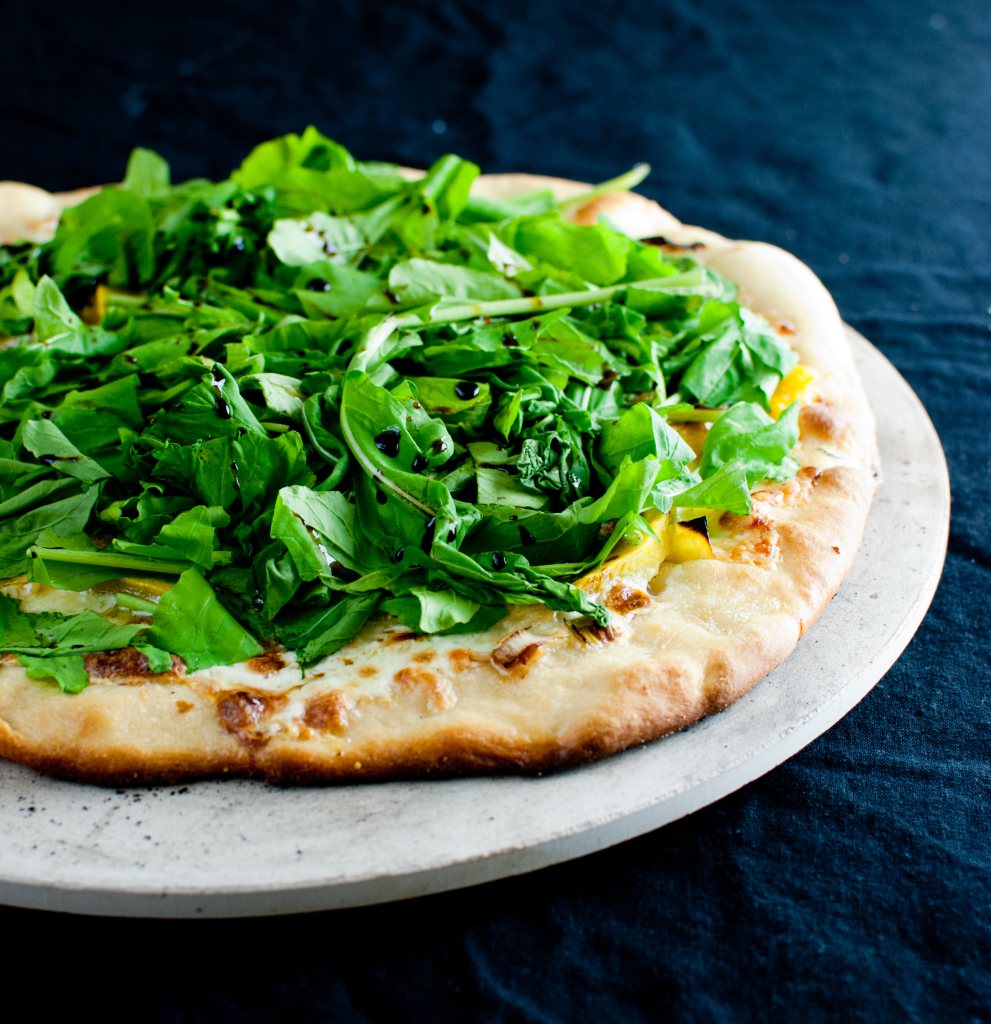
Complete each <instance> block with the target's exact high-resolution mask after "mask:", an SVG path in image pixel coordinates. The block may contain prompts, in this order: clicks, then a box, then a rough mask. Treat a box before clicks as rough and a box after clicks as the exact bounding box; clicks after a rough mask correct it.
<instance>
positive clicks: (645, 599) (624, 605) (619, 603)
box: [605, 583, 650, 615]
mask: <svg viewBox="0 0 991 1024" xmlns="http://www.w3.org/2000/svg"><path fill="white" fill-rule="evenodd" d="M605 604H606V607H607V608H611V609H612V610H613V611H614V612H619V613H620V615H625V614H626V613H627V612H632V611H634V610H635V609H637V608H645V607H646V606H647V605H649V604H650V595H649V594H645V593H644V592H643V591H642V590H637V589H636V588H635V587H627V586H625V585H624V584H622V583H617V584H616V586H615V587H613V588H612V590H610V591H609V596H608V597H607V598H606V601H605Z"/></svg>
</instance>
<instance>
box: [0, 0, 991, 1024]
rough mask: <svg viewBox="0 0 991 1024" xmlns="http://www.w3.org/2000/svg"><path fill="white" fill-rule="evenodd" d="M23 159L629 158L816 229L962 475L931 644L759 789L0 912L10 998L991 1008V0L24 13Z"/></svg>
mask: <svg viewBox="0 0 991 1024" xmlns="http://www.w3.org/2000/svg"><path fill="white" fill-rule="evenodd" d="M4 36H5V46H4V86H3V102H2V103H0V178H8V179H17V180H23V181H28V182H33V183H35V184H38V185H42V186H44V187H46V188H49V189H52V190H61V189H71V188H75V187H77V186H81V185H88V184H94V183H97V182H101V181H117V180H120V177H121V175H122V173H123V168H124V164H125V161H126V158H127V154H128V151H129V150H130V148H131V147H132V146H133V145H143V146H150V147H152V148H154V149H156V150H158V151H160V152H161V153H162V154H163V155H164V156H166V157H167V158H168V159H169V160H170V161H171V163H172V166H173V173H174V180H182V179H184V178H187V177H191V176H194V175H207V176H211V177H215V178H217V177H223V176H225V175H226V173H227V172H228V171H229V170H230V168H231V167H233V166H234V165H235V164H236V163H237V162H238V161H239V160H240V159H241V157H242V156H243V155H244V154H245V153H246V152H247V150H248V149H249V148H250V146H252V145H254V144H255V143H257V142H259V141H262V140H264V139H267V138H270V137H272V136H274V135H277V134H280V133H283V132H286V131H299V130H301V129H302V128H304V127H305V126H306V125H307V124H309V123H311V122H312V123H314V124H316V125H317V126H318V127H319V128H320V129H321V130H322V131H324V132H325V133H327V134H328V135H330V136H332V137H335V138H338V139H340V140H341V141H342V142H343V143H345V144H346V145H347V146H349V147H350V148H351V149H352V151H353V152H355V153H356V154H357V155H358V156H359V157H362V158H368V159H376V158H377V159H391V160H397V161H400V162H402V163H404V164H407V165H413V166H425V165H426V164H428V163H429V162H430V161H431V160H433V159H435V158H436V157H437V156H439V155H440V154H442V153H443V152H446V151H453V152H457V153H460V154H461V155H463V156H466V157H469V158H471V159H473V160H475V161H477V162H478V163H479V164H481V165H482V167H483V169H485V170H489V171H506V170H528V171H534V172H538V173H545V174H554V175H561V176H565V177H569V178H577V179H582V180H587V181H599V180H603V179H606V178H609V177H612V176H613V175H615V174H617V173H619V172H621V171H623V170H625V169H627V168H628V167H630V166H632V165H633V164H634V163H635V162H637V161H640V160H647V161H649V162H650V163H651V164H652V165H653V168H654V170H653V173H652V175H651V177H650V178H649V179H648V180H647V181H646V182H645V184H644V185H643V186H642V191H643V192H645V193H646V194H647V195H649V196H651V197H653V198H656V199H658V200H659V201H660V202H661V203H662V205H664V206H666V207H668V208H669V209H670V210H672V211H673V212H674V213H675V214H676V215H677V216H678V217H680V218H681V219H682V220H684V221H687V222H689V223H696V224H701V225H704V226H706V227H710V228H713V229H715V230H717V231H720V232H722V233H723V234H726V235H728V236H730V237H742V238H757V239H764V240H766V241H770V242H774V243H776V244H778V245H782V246H784V247H786V248H789V249H791V250H792V251H793V252H795V253H797V255H798V256H800V257H801V258H802V259H803V260H805V261H806V262H807V263H808V264H809V265H810V266H811V267H812V268H813V269H814V270H815V271H816V272H817V273H818V274H819V275H820V276H821V277H822V279H823V280H824V281H825V283H826V285H827V286H828V287H829V288H830V290H831V291H832V293H833V295H834V296H835V297H836V300H837V302H838V304H839V307H840V310H841V312H842V314H843V316H844V317H845V318H846V320H847V321H848V322H849V323H851V324H852V325H853V326H854V327H856V328H857V329H858V330H860V331H861V332H862V333H863V334H865V335H866V336H867V337H868V338H869V339H871V340H872V341H873V342H874V343H875V344H876V345H878V346H879V347H880V349H881V350H882V351H883V352H884V353H885V354H886V355H887V356H888V357H889V358H890V359H891V360H892V361H893V362H894V364H895V365H896V366H897V367H898V369H899V370H900V371H901V372H902V373H903V374H904V375H905V376H906V378H907V379H908V381H909V382H910V383H911V385H912V386H913V387H914V388H915V390H916V391H917V393H918V394H919V396H920V397H921V399H922V401H923V402H924V403H925V406H926V408H927V409H928V411H929V414H930V415H931V417H932V419H933V422H934V423H935V425H936V428H937V430H938V431H939V434H940V437H941V438H942V442H943V445H944V447H945V450H946V455H947V459H948V462H949V466H950V472H951V476H952V485H953V502H954V505H953V521H952V531H951V539H950V547H949V554H948V557H947V563H946V569H945V573H944V576H943V580H942V583H941V585H940V588H939V591H938V593H937V595H936V598H935V601H934V602H933V605H932V608H931V610H930V612H929V614H928V616H927V617H926V619H925V621H924V623H923V624H922V627H921V628H920V630H919V632H918V634H917V635H916V637H915V639H914V640H913V641H912V642H911V644H910V645H909V647H908V649H907V650H906V651H905V653H904V654H903V655H902V657H901V658H900V660H899V661H898V662H897V663H896V664H895V666H894V667H893V668H892V669H891V671H890V672H889V673H888V674H887V675H886V676H885V677H884V679H882V680H881V682H880V683H879V684H878V685H877V687H876V688H875V689H874V690H873V691H872V692H871V693H870V694H869V695H868V696H867V697H866V698H865V699H864V700H863V701H862V703H861V704H860V705H859V706H858V707H856V708H855V709H854V710H853V711H852V712H850V714H849V715H847V716H846V718H845V719H843V720H842V721H841V722H840V723H839V724H838V725H836V726H835V727H834V728H833V729H831V730H830V731H829V732H828V733H826V734H825V735H824V736H822V737H821V738H820V739H818V740H817V741H815V742H814V743H812V744H811V745H810V746H809V747H807V748H806V749H805V750H803V751H802V752H801V753H800V754H798V755H797V756H795V757H794V758H792V759H791V760H790V761H789V762H787V763H786V764H784V765H782V766H781V767H779V768H777V769H775V770H774V771H772V772H771V773H769V774H768V775H766V776H765V777H764V778H762V779H760V780H759V781H757V782H755V783H753V784H751V785H749V786H747V787H745V788H744V789H742V790H740V791H739V792H737V793H735V794H734V795H732V796H730V797H728V798H726V799H724V800H722V801H720V802H719V803H717V804H715V805H713V806H711V807H709V808H707V809H705V810H703V811H700V812H698V813H696V814H694V815H692V816H691V817H689V818H687V819H685V820H682V821H679V822H677V823H675V824H672V825H670V826H668V827H666V828H664V829H661V830H659V831H657V832H654V833H652V834H649V835H646V836H643V837H642V838H639V839H636V840H633V841H631V842H627V843H624V844H623V845H621V846H619V847H617V848H615V849H611V850H608V851H605V852H603V853H599V854H596V855H594V856H590V857H587V858H585V859H583V860H579V861H575V862H573V863H569V864H565V865H561V866H558V867H554V868H550V869H547V870H544V871H542V872H540V873H538V874H534V875H530V876H526V877H520V878H515V879H510V880H506V881H502V882H497V883H493V884H489V885H486V886H482V887H478V888H475V889H469V890H464V891H460V892H453V893H449V894H445V895H441V896H436V897H430V898H424V899H420V900H415V901H411V902H407V903H402V904H394V905H389V906H381V907H372V908H365V909H357V910H350V911H345V912H337V913H326V914H318V915H311V916H305V917H297V918H280V919H271V920H265V921H255V922H236V921H235V922H152V921H147V922H144V921H111V920H94V919H85V918H61V917H58V916H56V915H51V914H42V913H36V912H30V911H23V910H11V909H0V929H2V931H0V934H4V935H6V936H7V940H8V941H7V943H6V944H5V947H6V950H7V952H6V953H5V975H6V976H7V978H8V979H9V982H10V983H9V984H8V986H7V988H6V991H5V995H4V1000H3V1002H4V1012H3V1016H4V1019H5V1020H6V1021H8V1022H11V1024H13V1022H15V1021H29V1020H30V1021H35V1020H44V1019H47V1020H53V1019H59V1018H61V1017H64V1016H67V1015H70V1014H71V1016H72V1019H74V1020H78V1021H97V1020H105V1019H109V1018H110V1017H111V1016H112V1015H113V1014H114V1013H115V1012H116V1013H121V1014H122V1013H125V1012H127V1013H129V1014H131V1013H133V1010H134V1008H135V1003H134V1001H133V1000H134V997H133V996H132V995H131V993H130V985H129V984H127V983H128V982H131V983H140V985H141V996H140V1000H141V1001H140V1006H141V1016H142V1019H143V1020H147V1021H156V1022H157V1021H180V1020H181V1021H183V1022H194V1021H210V1022H213V1024H216V1022H222V1021H223V1022H226V1021H232V1022H233V1021H237V1022H254V1021H259V1022H262V1021H264V1022H271V1021H293V1022H295V1021H325V1020H334V1021H335V1022H352V1021H353V1022H365V1021H376V1022H378V1021H382V1022H392V1021H400V1020H401V1021H407V1022H419V1021H424V1022H431V1024H439V1022H444V1021H452V1022H454V1021H456V1022H463V1021H484V1022H507V1024H508V1022H517V1021H519V1022H548V1024H550V1022H554V1024H557V1022H576V1024H577V1022H587V1021H631V1022H632V1021H636V1022H640V1021H672V1022H683V1021H684V1022H696V1021H698V1022H710V1021H712V1022H727V1024H728V1022H733V1024H737V1022H750V1021H755V1022H756V1021H787V1022H796V1021H802V1022H812V1021H843V1022H853V1021H869V1022H887V1021H891V1022H899V1024H904V1022H912V1021H939V1022H957V1021H959V1022H976V1021H986V1020H989V1019H991V969H989V968H991V934H989V924H991V837H989V824H988V821H989V815H988V811H989V758H991V733H989V716H991V696H989V690H991V686H989V684H991V671H989V643H988V640H989V637H988V633H989V630H988V626H989V622H988V597H989V593H991V532H989V519H991V512H989V509H991V442H989V431H991V333H989V330H988V327H989V315H988V304H989V303H991V248H989V247H991V159H989V158H991V119H989V117H988V111H989V109H991V10H989V8H988V7H987V5H982V4H978V3H966V2H963V0H938V2H937V0H926V2H921V0H902V2H901V3H897V4H896V3H891V2H882V0H859V2H854V0H818V2H815V0H810V2H806V3H791V2H785V0H776V2H775V0H765V2H760V0H752V2H739V3H728V2H727V3H719V2H709V3H702V2H689V0H671V2H668V3H663V4H661V3H654V4H651V3H636V2H622V0H616V2H607V0H586V2H585V3H579V4H575V3H570V4H566V3H554V2H546V3H539V2H537V3H526V2H522V0H516V2H507V3H501V4H498V3H496V4H490V3H482V2H480V0H471V2H451V0H436V2H432V0H406V2H404V3H401V4H400V3H395V2H391V0H382V2H378V3H372V2H366V3H359V2H354V3H349V4H345V3H340V2H337V3H327V2H324V3H317V2H303V0H292V2H286V3H284V4H268V3H264V2H261V0H241V2H237V3H235V2H233V0H227V2H218V0H199V2H196V3H191V2H189V0H175V2H173V3H172V4H170V5H167V6H166V7H162V6H160V5H147V6H144V7H141V6H137V5H134V6H129V5H123V7H122V6H121V5H120V4H109V3H104V2H102V0H90V2H88V3H86V4H78V3H71V4H70V3H55V2H49V3H46V4H44V5H41V4H38V5H34V4H26V5H20V6H19V7H17V8H16V9H15V8H13V7H11V8H9V9H7V10H5V13H4Z"/></svg>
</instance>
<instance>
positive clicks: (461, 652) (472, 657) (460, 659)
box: [447, 647, 489, 672]
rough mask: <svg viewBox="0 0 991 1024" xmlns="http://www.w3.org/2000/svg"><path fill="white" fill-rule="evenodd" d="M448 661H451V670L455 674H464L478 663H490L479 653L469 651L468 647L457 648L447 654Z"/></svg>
mask: <svg viewBox="0 0 991 1024" xmlns="http://www.w3.org/2000/svg"><path fill="white" fill-rule="evenodd" d="M447 660H448V661H450V663H451V668H453V669H454V671H455V672H464V670H465V669H467V668H470V667H471V666H472V665H473V664H475V663H476V662H479V661H488V660H489V659H488V658H486V657H485V656H484V655H482V654H479V653H478V652H477V651H471V650H468V648H466V647H456V648H455V649H454V650H453V651H448V652H447Z"/></svg>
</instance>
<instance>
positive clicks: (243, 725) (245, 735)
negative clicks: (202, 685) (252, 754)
mask: <svg viewBox="0 0 991 1024" xmlns="http://www.w3.org/2000/svg"><path fill="white" fill-rule="evenodd" d="M283 699H284V698H283ZM277 700H278V698H276V697H274V696H273V695H272V694H268V693H259V692H257V691H256V692H254V693H249V692H248V691H246V690H241V691H238V692H237V693H230V694H227V695H226V696H224V697H223V698H222V699H221V700H220V701H219V702H218V704H217V717H218V718H219V719H220V724H221V725H222V726H223V727H224V728H225V729H226V730H227V731H228V732H231V733H233V734H234V735H235V736H237V738H238V739H239V740H241V741H242V742H243V743H250V744H252V745H254V746H260V745H262V744H264V743H267V742H268V737H267V736H265V735H264V734H263V733H262V732H261V730H260V729H259V728H258V726H259V723H260V722H261V720H262V718H263V717H264V716H265V715H267V714H269V713H270V712H271V711H272V709H273V708H274V706H275V704H276V701H277Z"/></svg>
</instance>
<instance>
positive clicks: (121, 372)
mask: <svg viewBox="0 0 991 1024" xmlns="http://www.w3.org/2000/svg"><path fill="white" fill-rule="evenodd" d="M648 170H649V169H648V168H647V167H646V166H645V165H638V166H637V167H636V168H634V169H633V170H631V171H629V172H627V173H626V174H624V175H620V176H619V177H618V178H616V179H614V180H612V181H609V182H604V183H603V184H602V185H601V186H596V187H595V188H594V189H593V190H592V192H590V193H589V194H588V195H586V196H584V197H576V199H575V200H573V201H568V202H564V203H558V204H555V202H554V199H553V196H552V195H551V193H550V192H549V191H547V190H541V191H536V192H532V193H529V194H527V195H521V196H514V197H509V198H505V199H499V200H486V199H482V198H481V197H478V196H474V195H472V191H471V187H472V182H473V181H474V179H475V177H476V176H477V174H478V168H477V167H476V166H475V165H474V164H472V163H470V162H468V161H465V160H462V159H460V158H459V157H457V156H453V155H446V156H443V157H441V158H440V159H439V160H438V161H437V162H436V163H435V164H434V165H433V166H432V167H431V168H430V169H429V170H428V171H427V173H426V175H425V176H423V177H422V178H420V179H418V180H415V181H407V180H406V179H405V178H404V177H403V176H402V175H401V174H400V173H399V172H398V170H397V168H395V167H393V166H391V165H387V164H378V163H371V162H362V161H359V160H356V159H355V158H354V157H353V156H352V155H351V154H350V153H349V152H348V151H347V150H346V149H345V148H344V147H343V146H341V145H340V144H339V143H337V142H334V141H333V140H331V139H328V138H326V137H325V136H324V135H322V134H321V133H320V132H319V131H317V130H316V129H315V128H312V127H311V128H308V129H306V131H305V132H303V133H302V134H301V135H287V136H283V137H282V138H279V139H274V140H272V141H270V142H265V143H262V144H261V145H259V146H257V147H256V148H255V149H254V150H253V151H252V152H251V153H250V154H249V155H248V157H247V158H246V159H245V160H244V162H243V163H242V164H241V166H240V167H239V168H238V169H237V170H235V171H234V172H232V174H231V176H230V178H229V179H228V180H226V181H223V182H219V183H213V182H209V181H205V180H203V179H196V180H193V181H188V182H183V183H180V184H176V185H173V184H172V182H171V174H170V170H169V166H168V164H167V163H166V161H164V160H163V159H162V158H161V157H160V156H158V155H157V154H155V153H153V152H151V151H150V150H146V149H136V150H135V151H134V152H133V153H132V155H131V158H130V160H129V162H128V166H127V170H126V174H125V175H124V180H123V185H122V186H121V187H119V188H118V187H113V188H106V189H103V190H102V191H100V192H99V193H97V194H96V195H94V196H92V197H91V198H89V199H88V200H86V201H85V202H83V203H81V204H79V205H78V206H76V207H73V208H70V209H68V210H66V211H65V213H64V214H63V216H62V219H61V221H60V223H59V226H58V230H57V233H56V236H55V238H54V239H53V240H52V241H51V242H50V243H47V244H46V245H42V246H35V245H27V244H23V245H13V246H6V247H3V248H2V249H0V335H3V336H5V337H7V338H9V339H10V340H9V341H6V342H4V344H3V345H2V346H0V578H6V577H13V576H16V575H17V574H19V573H27V574H28V577H29V579H30V580H32V581H34V582H36V583H43V584H47V585H49V586H53V587H56V588H59V589H63V590H75V591H84V590H89V589H90V588H92V587H96V586H99V585H102V584H107V583H109V582H111V581H113V580H115V579H118V578H120V577H122V576H135V575H136V576H144V577H153V578H156V579H160V580H164V581H167V582H169V583H172V584H174V586H173V587H172V589H171V590H168V591H167V592H166V593H165V594H164V596H163V597H162V598H161V599H160V601H159V602H158V603H157V604H155V603H151V602H147V601H144V602H142V600H141V599H137V598H132V597H129V596H128V595H127V594H126V593H122V596H121V598H120V604H121V606H122V607H129V608H131V609H132V610H133V611H136V612H138V613H140V615H139V616H138V618H139V619H140V622H137V621H136V623H135V624H132V625H130V626H116V625H113V624H111V623H109V622H108V621H107V620H105V619H104V618H102V617H101V616H99V615H96V614H95V613H94V612H84V613H82V614H81V615H78V616H72V617H70V618H66V619H63V618H61V617H58V616H55V617H53V616H48V617H38V616H31V615H27V614H25V613H22V612H21V611H19V609H18V606H17V602H16V601H15V600H14V599H13V598H9V597H4V596H2V595H0V631H2V636H0V640H2V643H0V647H2V648H3V649H4V650H8V651H11V652H13V653H16V654H17V655H18V657H21V658H22V659H27V660H26V661H23V663H24V664H25V667H26V668H28V671H29V672H30V673H31V674H33V675H38V677H39V678H42V677H47V678H53V679H55V680H56V681H57V682H58V683H59V685H60V686H61V688H62V689H64V690H66V691H67V692H76V691H77V690H78V689H79V688H81V686H82V685H85V671H84V669H83V667H82V658H81V653H86V652H93V651H98V650H107V649H115V648H116V647H122V646H127V645H131V644H133V645H134V646H135V647H136V648H137V649H138V650H139V651H140V652H142V653H143V654H145V656H146V657H147V658H148V661H149V666H150V668H151V670H152V671H153V672H165V671H168V670H169V669H170V667H171V655H173V654H176V655H179V656H181V657H182V658H184V659H185V660H186V662H187V664H188V666H189V668H190V669H198V668H207V667H210V666H213V665H220V664H229V663H234V662H237V661H241V660H243V659H245V658H249V657H251V656H253V655H256V654H258V653H259V652H260V651H261V649H262V641H264V642H266V643H267V642H277V643H281V644H283V645H285V646H286V647H288V648H290V649H292V650H294V651H296V652H297V655H298V657H299V660H300V662H301V663H302V664H304V665H306V664H310V663H312V662H314V661H317V660H319V659H320V658H322V657H324V656H326V655H327V654H329V653H332V652H334V651H336V650H338V649H339V648H341V647H342V646H344V645H345V644H347V643H348V642H350V641H351V639H352V638H353V637H354V636H355V635H356V633H357V632H358V631H359V630H360V629H361V628H362V626H363V624H364V623H365V622H366V621H367V620H368V619H369V617H370V616H372V615H375V614H388V615H392V616H394V617H395V618H396V619H397V620H398V621H399V622H400V623H401V624H402V625H403V626H405V627H406V628H408V629H411V630H415V631H417V632H424V633H452V632H474V631H479V630H485V629H488V628H490V627H492V626H494V625H495V624H496V623H498V622H499V620H500V619H501V618H503V617H504V616H505V614H506V609H507V606H508V605H512V604H543V605H546V606H547V607H549V608H552V609H555V610H560V611H565V612H569V613H575V612H579V613H582V614H584V615H589V616H591V617H593V618H594V619H596V621H598V622H600V623H602V624H605V623H606V622H608V619H609V615H610V613H609V612H608V611H607V610H606V609H605V608H604V607H602V606H601V605H599V604H597V603H596V602H594V601H592V600H590V599H589V597H588V596H587V595H586V594H585V593H584V592H583V591H582V590H580V589H578V588H576V587H574V586H573V585H572V582H573V581H574V580H575V579H577V578H578V577H579V576H580V575H581V574H582V573H583V572H587V571H589V570H590V569H591V568H593V567H595V566H596V565H599V564H601V562H602V560H603V559H605V558H606V557H607V555H608V553H609V551H611V550H612V548H613V546H614V545H615V544H616V543H618V541H619V539H620V538H621V537H622V536H625V535H628V534H629V535H632V533H633V532H639V533H641V534H642V533H644V532H649V531H650V526H649V525H648V523H647V522H646V520H645V519H644V518H643V517H642V515H641V513H644V512H646V511H647V510H651V509H656V510H659V511H661V512H666V511H668V510H669V509H671V508H672V507H683V508H687V507H693V508H708V509H715V510H731V511H735V512H745V511H747V510H748V509H749V507H750V488H751V487H753V486H754V485H755V484H756V483H757V482H758V481H759V480H761V479H765V478H767V479H784V478H786V477H787V476H789V475H791V474H792V473H794V472H795V470H796V468H797V464H796V463H795V462H794V461H793V460H792V459H791V458H790V456H789V452H790V450H791V448H792V447H793V446H794V444H795V442H796V440H797V437H798V430H797V412H798V407H797V406H793V407H792V408H791V409H788V410H787V411H786V412H785V413H784V414H783V415H782V416H781V417H780V419H778V420H776V421H775V420H773V419H771V417H770V415H769V412H770V409H771V405H770V397H771V395H772V394H773V392H774V389H775V387H776V386H777V383H778V382H779V381H780V380H781V378H782V377H783V376H784V375H785V374H786V373H788V372H789V371H790V370H791V368H792V367H793V366H794V364H795V362H796V359H797V356H796V355H795V353H794V352H793V351H792V350H791V349H790V348H788V346H787V345H785V344H784V343H783V342H782V341H781V340H780V338H779V336H778V335H777V333H776V332H775V331H773V330H772V328H771V327H770V325H769V324H768V323H767V322H766V321H765V320H763V319H762V318H761V317H759V316H757V315H756V314H754V313H752V312H751V311H749V310H747V309H746V308H744V307H741V306H740V305H739V303H738V301H737V294H736V288H735V286H734V285H732V284H731V283H730V282H728V281H727V280H725V279H724V278H723V277H721V276H720V275H719V274H718V273H716V272H714V271H712V270H710V269H708V268H707V267H704V266H701V265H699V264H698V263H696V262H695V261H694V260H692V259H691V258H690V254H687V253H686V254H679V253H670V252H668V251H667V249H666V248H662V247H658V246H655V245H651V244H647V243H642V242H639V241H636V240H634V239H631V238H628V237H626V236H625V235H623V234H622V233H620V232H618V231H616V230H614V228H613V226H612V225H611V224H610V223H609V222H608V221H606V220H603V221H602V222H600V223H598V224H594V225H577V224H575V223H573V222H572V221H571V220H569V211H570V210H572V209H573V208H574V206H575V204H576V203H577V202H583V201H587V199H589V198H592V197H594V196H596V195H601V194H605V193H607V192H610V191H616V190H620V189H625V188H631V187H633V186H635V185H636V184H637V183H638V182H639V181H640V180H642V178H643V176H644V175H645V174H646V173H647V172H648ZM679 422H695V423H704V424H709V425H711V426H710V428H709V429H708V434H707V435H706V440H705V444H704V447H703V450H702V454H701V458H700V459H696V458H695V453H694V452H693V451H692V449H691V448H690V447H689V446H688V445H687V444H686V443H685V441H683V440H682V437H681V436H680V434H679V433H678V431H677V430H675V429H674V428H673V426H672V424H677V423H679ZM39 666H40V667H39ZM46 666H47V667H46ZM39 673H40V675H39Z"/></svg>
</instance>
